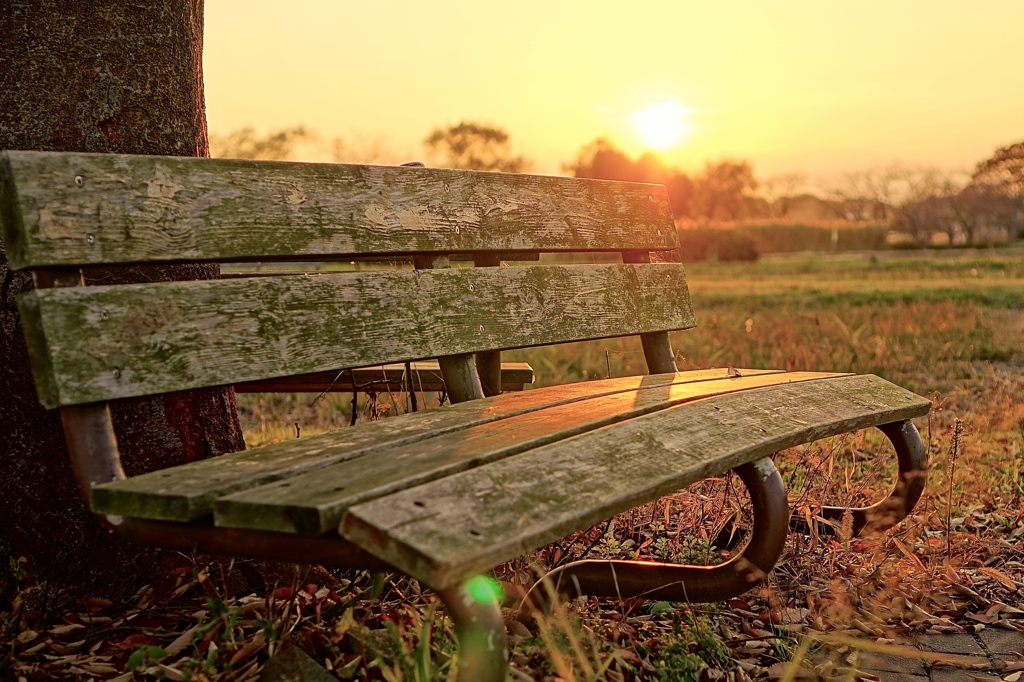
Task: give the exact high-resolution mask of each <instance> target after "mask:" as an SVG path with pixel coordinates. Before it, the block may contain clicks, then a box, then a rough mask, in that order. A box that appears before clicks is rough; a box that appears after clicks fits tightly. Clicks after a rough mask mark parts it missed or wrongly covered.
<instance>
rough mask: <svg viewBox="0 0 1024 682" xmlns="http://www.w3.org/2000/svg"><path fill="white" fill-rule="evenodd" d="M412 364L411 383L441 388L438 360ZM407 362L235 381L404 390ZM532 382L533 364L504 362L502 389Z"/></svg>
mask: <svg viewBox="0 0 1024 682" xmlns="http://www.w3.org/2000/svg"><path fill="white" fill-rule="evenodd" d="M411 364H412V386H413V390H415V391H442V390H444V382H443V381H442V379H441V368H440V366H439V365H438V363H437V361H436V360H424V361H420V362H413V363H411ZM405 382H406V378H405V364H404V363H392V364H388V365H381V366H379V367H358V368H356V369H351V370H349V369H345V370H333V369H332V370H329V371H326V372H314V373H313V374H300V375H297V376H291V377H281V378H280V379H265V380H263V381H250V382H246V383H243V384H235V392H236V393H322V392H328V393H336V392H340V391H352V390H353V389H357V390H360V391H370V392H379V391H386V390H391V391H403V390H405V388H406V386H407V384H406V383H405ZM532 383H533V368H532V367H530V365H529V363H526V362H503V363H501V390H503V391H521V390H523V386H524V385H525V384H532Z"/></svg>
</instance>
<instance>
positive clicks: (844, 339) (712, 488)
mask: <svg viewBox="0 0 1024 682" xmlns="http://www.w3.org/2000/svg"><path fill="white" fill-rule="evenodd" d="M1010 253H1011V254H1012V253H1013V252H1010ZM688 277H689V282H690V288H691V293H692V297H693V300H694V307H695V309H696V313H697V320H698V326H697V328H696V329H693V330H688V331H686V332H679V333H676V334H674V335H673V338H672V341H673V347H674V348H675V349H676V352H677V356H678V359H679V363H678V364H679V366H680V368H683V369H690V368H706V367H714V366H719V367H724V366H727V365H732V366H735V367H775V368H783V369H787V370H802V369H806V370H833V371H849V372H858V373H874V374H878V375H880V376H882V377H885V378H887V379H889V380H891V381H894V382H896V383H899V384H901V385H903V386H906V387H908V388H910V389H912V390H914V391H916V392H918V393H920V394H922V395H925V396H927V397H929V398H931V399H932V400H933V401H934V404H935V408H934V411H933V412H932V415H931V416H930V417H929V418H928V419H926V420H923V421H922V422H921V423H920V424H919V428H920V429H921V431H922V433H923V434H924V436H925V437H926V438H927V439H928V445H929V450H930V456H931V458H932V475H931V479H930V486H929V491H928V493H927V494H926V497H925V498H924V499H923V500H922V502H921V503H920V505H919V507H918V510H917V513H916V514H915V515H914V517H912V518H911V519H909V520H908V521H907V522H905V523H904V524H903V525H901V526H900V528H898V529H897V530H896V531H893V532H892V533H890V534H889V535H888V536H886V537H885V538H876V539H874V540H868V541H855V542H850V541H845V542H844V541H841V540H840V541H835V540H832V541H824V540H820V539H818V538H812V539H807V538H794V539H791V543H790V547H789V549H788V550H787V554H786V556H785V558H784V560H783V561H782V563H781V564H780V566H779V567H778V568H777V569H776V571H775V573H774V575H773V576H772V579H771V580H770V581H769V583H768V586H767V587H765V588H762V589H760V590H757V591H755V592H754V593H752V594H751V595H750V596H748V597H745V598H744V599H743V600H736V603H732V604H729V605H721V604H719V605H705V606H697V607H692V608H691V607H684V606H680V605H675V604H654V605H651V604H643V603H635V604H633V603H629V604H611V603H607V602H598V601H596V600H591V601H589V602H586V601H577V602H576V603H574V604H572V605H570V606H569V607H567V609H566V610H564V611H563V612H561V613H560V614H558V615H556V616H554V617H551V618H546V619H545V618H541V619H539V620H535V621H530V622H528V623H527V624H526V625H522V624H520V625H519V626H517V627H514V628H513V630H512V632H513V642H514V643H515V649H514V652H513V657H512V661H513V666H514V667H515V668H516V670H517V671H519V672H521V673H523V675H525V677H522V679H526V678H527V677H529V678H531V679H532V678H545V677H549V678H554V677H561V678H563V679H587V680H590V679H610V680H620V679H635V678H643V679H671V680H674V679H679V680H684V679H696V677H695V676H696V674H697V673H696V671H697V670H699V669H700V668H704V667H709V668H710V669H715V670H719V671H721V672H722V675H723V676H724V677H731V678H732V679H743V676H745V675H746V676H751V677H755V678H756V677H765V676H769V675H771V674H772V667H771V666H772V665H773V663H775V664H777V663H778V662H780V661H784V660H788V659H789V658H791V657H792V656H793V655H794V654H800V656H803V655H804V654H806V653H807V651H808V650H810V651H814V652H816V653H815V654H814V656H813V657H812V658H809V659H808V661H813V662H814V664H815V665H816V666H817V672H818V673H819V674H824V673H833V676H834V674H835V671H837V670H839V671H840V672H843V674H845V672H844V670H846V669H849V666H850V662H849V647H848V646H847V648H845V649H844V648H843V647H842V646H831V645H830V646H826V645H822V644H820V643H816V644H815V645H814V646H813V647H811V648H810V649H808V647H807V646H803V645H806V644H808V643H811V642H812V640H811V639H808V638H807V637H806V636H805V635H806V634H807V633H813V632H830V633H833V634H835V633H837V632H840V633H843V632H846V633H849V634H851V635H854V636H856V637H859V638H861V639H863V638H869V639H877V638H878V637H883V638H884V639H885V640H893V641H901V640H905V639H906V638H907V637H909V636H912V635H913V634H915V633H920V632H924V631H942V630H944V629H948V628H957V627H959V626H960V624H961V623H959V622H958V621H957V619H956V618H955V617H953V616H952V615H948V614H956V613H960V612H962V611H963V608H962V607H963V604H961V603H960V602H959V601H957V598H956V596H951V595H959V596H960V597H961V598H963V595H962V594H959V593H956V592H955V586H956V585H961V586H963V585H972V586H974V587H973V588H972V589H975V590H978V589H982V591H984V590H985V589H988V590H989V591H993V592H995V593H998V592H999V591H1000V590H1002V591H1003V592H1005V594H1002V593H1001V594H995V595H994V596H992V597H991V598H992V599H993V600H996V601H998V600H999V599H1002V600H1003V602H1000V603H1006V604H1008V605H1010V606H1014V605H1015V606H1016V607H1017V608H1021V609H1024V603H1021V600H1020V598H1019V596H1017V595H1018V593H1017V592H1016V587H1017V585H1019V584H1021V583H1024V565H1022V564H1021V561H1022V560H1024V556H1022V552H1021V549H1020V537H1021V535H1022V534H1024V530H1022V529H1024V526H1022V525H1021V523H1022V520H1021V517H1022V515H1024V511H1022V507H1021V499H1022V495H1024V472H1022V469H1024V467H1022V466H1021V449H1022V447H1024V341H1022V339H1024V256H1021V255H1005V254H1004V255H996V254H985V253H977V252H976V253H973V254H969V255H966V256H960V255H958V254H948V255H947V254H942V253H940V254H931V255H929V256H927V257H924V256H921V255H918V254H915V253H903V254H896V255H892V254H883V255H881V257H879V256H877V255H876V256H870V255H846V256H840V257H831V258H829V257H820V256H819V257H811V256H788V257H784V258H775V259H765V260H762V261H761V262H760V263H758V264H755V265H749V264H742V265H740V264H737V265H731V264H709V263H701V264H697V265H695V266H692V267H690V268H688ZM505 357H506V358H507V359H509V360H524V361H528V362H530V363H532V365H533V367H534V369H535V371H536V372H537V378H538V380H537V383H536V385H548V384H557V383H563V382H567V381H581V380H588V379H593V378H602V377H605V376H608V375H611V376H621V375H625V374H630V373H637V372H642V371H643V370H644V364H643V356H642V353H641V352H640V348H639V344H638V343H637V341H636V340H635V339H611V340H604V341H597V342H591V343H581V344H568V345H564V346H559V347H549V348H541V349H527V350H522V351H513V352H509V353H506V355H505ZM348 401H349V397H348V396H344V397H342V396H329V397H327V398H326V399H325V400H322V401H320V402H318V403H317V404H316V405H314V406H312V407H310V406H309V403H310V402H311V400H310V396H304V397H296V396H262V397H258V396H250V397H244V398H243V399H242V400H241V401H240V402H241V403H242V405H243V408H244V412H245V413H246V414H247V419H248V421H247V423H246V436H247V439H249V440H251V441H252V442H265V441H266V440H268V439H269V440H274V439H277V438H282V437H294V428H295V426H294V425H295V424H299V425H300V427H301V429H302V432H303V433H307V432H310V433H311V432H314V431H316V430H320V429H323V428H333V427H336V426H337V425H339V424H341V423H347V419H348V409H349V404H348ZM375 407H376V408H378V409H380V408H383V410H384V411H385V412H400V411H403V409H405V402H404V398H403V397H402V396H379V397H378V401H377V403H376V405H375ZM361 409H364V408H363V407H362V405H361ZM958 424H959V426H957V425H958ZM954 430H959V434H958V436H957V437H956V439H955V440H956V443H955V447H954V437H953V433H954ZM880 441H881V439H880V438H878V437H877V436H875V435H874V433H862V434H857V435H855V436H847V437H843V438H837V439H834V440H833V441H831V442H824V443H815V444H812V445H809V446H805V447H802V448H798V449H795V450H794V451H793V452H786V453H782V454H780V455H779V457H778V464H779V465H780V469H782V470H783V472H784V474H785V476H786V479H787V483H788V485H789V488H790V491H791V501H792V502H793V504H794V506H795V507H796V508H797V510H798V512H801V510H802V513H808V510H810V509H813V503H816V502H818V503H828V502H830V501H836V500H838V501H841V502H865V501H870V500H872V499H877V498H878V497H880V496H881V495H882V494H883V493H884V491H885V490H886V488H887V486H888V485H889V483H890V481H891V479H892V476H893V473H894V466H893V464H892V462H891V457H889V455H888V453H887V452H886V451H885V447H884V446H883V445H882V444H881V442H880ZM954 459H955V470H954V462H953V460H954ZM824 470H828V471H829V472H831V474H832V475H830V476H824V475H823V474H822V471H824ZM727 490H730V491H731V490H732V488H731V486H727V485H726V484H725V483H724V482H723V481H710V482H705V483H701V484H697V485H695V486H692V487H691V488H690V489H688V490H686V491H680V493H679V494H677V495H675V496H671V497H670V498H667V499H665V500H662V501H660V502H659V503H656V504H654V505H648V506H647V507H645V508H643V509H640V510H634V512H632V513H629V514H625V515H622V516H620V517H618V518H617V519H615V521H614V523H613V524H612V525H610V526H602V527H601V528H596V529H591V530H590V531H587V532H583V533H578V534H576V535H575V536H573V537H572V538H569V539H568V540H567V541H565V542H562V543H559V544H558V545H554V546H552V547H549V548H547V549H545V550H542V551H540V552H538V553H536V555H534V556H533V557H531V558H530V561H531V562H532V570H534V571H535V570H538V568H539V570H543V569H545V568H550V567H551V566H553V565H556V564H557V563H560V562H562V561H564V560H565V559H566V558H567V557H576V556H581V555H582V554H583V553H584V551H585V550H586V551H588V552H589V556H637V555H639V556H648V557H651V558H659V559H674V560H687V561H694V560H696V561H702V560H703V561H707V560H715V558H716V557H717V556H718V552H717V549H716V548H713V547H711V545H710V542H711V541H710V538H714V537H715V536H716V534H717V532H718V531H719V530H720V529H721V528H722V527H723V526H724V525H725V523H726V522H727V521H730V520H732V519H734V518H735V517H736V516H737V515H738V514H739V513H740V512H739V511H738V510H739V509H740V508H741V507H742V505H741V504H740V501H739V500H738V499H737V498H736V495H735V493H734V492H729V493H727V492H726V491H727ZM947 516H948V517H949V524H948V525H949V527H948V528H947V521H946V518H947ZM741 525H742V524H741ZM947 540H948V541H949V542H948V543H947ZM530 565H531V564H530V563H529V562H528V561H523V562H518V563H517V564H516V565H514V566H508V567H505V569H503V570H502V571H499V576H500V577H501V578H502V579H504V580H507V581H509V582H512V583H516V582H518V583H524V582H528V581H529V579H530V578H531V568H530ZM980 569H987V570H988V573H987V574H986V572H985V570H982V571H981V572H980V573H979V570H980ZM1007 580H1009V581H1010V582H1006V581H1007ZM1008 586H1013V587H1014V589H1013V590H1010V589H1009V587H1008ZM392 594H393V593H392ZM986 594H987V593H986ZM993 603H995V602H993ZM417 604H418V602H415V601H414V602H407V601H402V600H401V599H397V601H395V602H392V606H391V608H395V609H398V611H399V612H401V613H405V614H406V615H405V616H404V617H405V618H411V619H412V621H414V622H419V621H417V620H416V618H418V617H420V616H415V615H412V614H420V615H422V613H423V609H424V608H425V607H424V606H423V605H422V604H421V605H417ZM915 609H916V610H915ZM958 609H960V611H958ZM934 612H940V613H946V614H947V615H946V616H943V617H939V616H936V615H934ZM964 612H965V611H964ZM431 613H432V612H431ZM737 614H739V615H737ZM921 614H926V615H924V616H922V615H921ZM366 622H371V623H372V622H373V618H372V617H370V618H369V620H368V621H366ZM964 622H968V623H969V622H972V621H964ZM368 627H370V626H368ZM416 633H417V631H416V630H415V628H412V629H409V628H405V629H402V628H397V629H396V628H392V630H391V635H392V637H393V638H395V641H396V642H398V644H397V645H396V648H395V650H396V651H402V650H405V651H406V652H407V655H406V656H405V658H404V659H403V657H402V656H401V655H399V656H398V658H397V659H391V660H392V663H391V665H396V666H398V667H403V666H404V667H403V669H404V670H405V672H407V673H413V672H415V670H416V667H415V666H414V665H413V661H414V660H416V658H417V655H418V656H419V657H420V658H422V654H423V651H422V650H420V652H419V654H416V651H417V649H416V647H417V646H419V645H420V644H421V641H420V639H419V637H418V636H417V634H416ZM445 641H447V640H445ZM815 641H816V640H815ZM801 643H803V645H802V644H801ZM403 647H404V649H403ZM414 654H415V655H414ZM448 655H449V652H448V651H447V650H446V649H445V647H444V646H441V647H436V646H435V651H434V653H433V660H434V661H435V666H439V667H435V668H434V669H433V670H434V673H433V674H435V675H436V676H438V677H440V678H444V676H445V675H446V671H447V670H449V667H448V666H447V664H446V661H448V658H447V656H448ZM830 656H831V659H830ZM844 657H845V658H844ZM840 659H842V660H840ZM396 660H397V661H398V662H397V663H396V662H395V661H396ZM403 660H404V662H403ZM844 661H845V663H844ZM741 663H742V664H743V665H740V664H741ZM360 665H362V664H360ZM367 665H369V666H370V668H361V670H363V672H364V673H370V669H371V668H373V669H376V668H375V667H374V666H376V665H378V664H376V663H372V662H371V663H369V664H367ZM810 665H812V664H811V663H810V662H807V663H805V666H810ZM357 667H358V666H357ZM384 667H386V664H384ZM775 672H776V673H777V672H778V670H777V669H776V670H775ZM517 674H519V673H518V672H517ZM517 679H519V678H517Z"/></svg>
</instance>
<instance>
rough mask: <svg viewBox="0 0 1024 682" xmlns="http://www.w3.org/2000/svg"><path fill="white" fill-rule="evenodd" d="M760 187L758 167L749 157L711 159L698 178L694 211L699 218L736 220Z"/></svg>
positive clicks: (694, 186)
mask: <svg viewBox="0 0 1024 682" xmlns="http://www.w3.org/2000/svg"><path fill="white" fill-rule="evenodd" d="M755 189H757V181H756V180H754V168H753V166H751V165H750V162H748V161H735V160H730V159H723V160H721V161H716V162H711V161H708V162H707V163H706V164H705V165H704V171H703V172H702V173H701V174H700V175H699V176H697V177H696V178H695V179H694V182H693V202H692V207H691V211H690V214H691V215H692V216H693V217H694V218H695V219H697V220H705V221H711V220H736V219H738V218H741V217H743V214H744V205H745V202H746V200H747V198H749V197H751V196H752V194H753V192H754V190H755Z"/></svg>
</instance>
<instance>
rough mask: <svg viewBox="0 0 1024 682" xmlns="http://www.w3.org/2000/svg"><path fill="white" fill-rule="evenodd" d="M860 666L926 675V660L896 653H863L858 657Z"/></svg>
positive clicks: (874, 670)
mask: <svg viewBox="0 0 1024 682" xmlns="http://www.w3.org/2000/svg"><path fill="white" fill-rule="evenodd" d="M858 664H859V665H858V667H860V668H862V669H864V670H868V671H871V672H889V673H904V674H907V675H925V674H926V673H925V669H924V661H922V660H921V659H919V658H907V657H906V656H897V655H895V654H876V653H862V654H860V656H859V657H858ZM879 677H881V675H879Z"/></svg>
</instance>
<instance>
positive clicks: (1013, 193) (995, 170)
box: [971, 141, 1024, 239]
mask: <svg viewBox="0 0 1024 682" xmlns="http://www.w3.org/2000/svg"><path fill="white" fill-rule="evenodd" d="M971 185H973V186H974V187H976V188H986V189H987V190H988V192H987V193H988V195H989V196H990V197H991V198H992V199H993V201H992V202H991V204H992V208H993V209H995V210H998V206H999V205H1000V204H1001V205H1002V206H1004V207H1005V208H1004V211H1003V213H1004V215H1003V216H1002V220H1003V221H1005V227H1006V228H1007V229H1008V230H1009V232H1010V238H1011V239H1021V238H1024V141H1022V142H1017V143H1015V144H1011V145H1009V146H1007V147H1002V148H1000V149H997V150H996V153H995V154H993V155H992V157H991V158H988V159H985V160H984V161H982V162H980V163H979V164H978V166H977V168H975V170H974V174H973V175H972V176H971ZM998 196H1002V197H1004V199H1003V200H1002V201H998V200H997V199H996V197H998ZM997 219H998V218H997Z"/></svg>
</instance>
